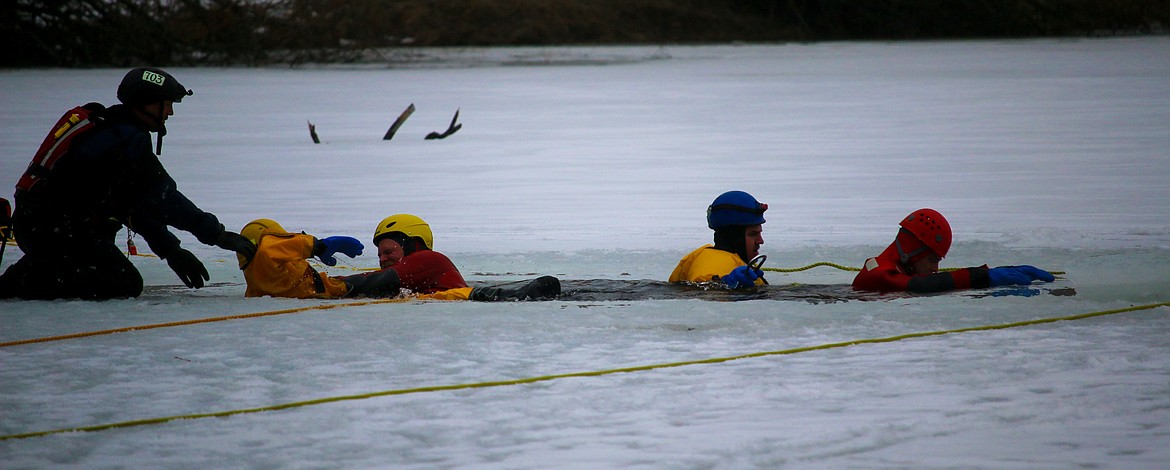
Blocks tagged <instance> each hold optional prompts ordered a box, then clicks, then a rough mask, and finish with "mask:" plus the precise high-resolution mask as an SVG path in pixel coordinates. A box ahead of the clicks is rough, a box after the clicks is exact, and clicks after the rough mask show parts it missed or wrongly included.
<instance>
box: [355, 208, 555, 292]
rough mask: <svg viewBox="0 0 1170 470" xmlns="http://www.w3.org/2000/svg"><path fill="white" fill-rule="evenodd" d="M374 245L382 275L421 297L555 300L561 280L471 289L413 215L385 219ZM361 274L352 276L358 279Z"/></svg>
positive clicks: (377, 229) (427, 228)
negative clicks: (389, 275)
mask: <svg viewBox="0 0 1170 470" xmlns="http://www.w3.org/2000/svg"><path fill="white" fill-rule="evenodd" d="M373 242H374V246H375V247H376V248H377V250H378V265H379V267H380V268H381V271H379V272H387V271H389V272H394V273H396V274H397V277H398V279H399V280H400V282H401V284H400V285H401V288H402V289H406V290H409V291H411V292H413V293H415V294H420V298H424V299H436V300H481V301H493V300H528V299H544V298H552V297H556V296H557V295H559V294H560V292H561V284H560V280H558V279H557V278H555V277H552V276H543V277H540V278H537V279H535V280H533V281H531V282H529V283H528V284H526V285H524V286H521V287H519V288H516V289H509V288H502V287H476V288H471V287H468V285H467V281H465V280H464V279H463V274H462V273H460V272H459V268H457V267H455V263H453V262H451V259H450V258H448V257H447V256H446V255H444V254H442V253H439V252H437V251H435V250H434V249H433V247H434V243H435V237H434V234H433V233H432V232H431V226H430V224H428V223H427V222H426V221H425V220H423V219H422V218H421V217H419V216H416V215H413V214H395V215H391V216H389V217H386V218H385V219H382V221H381V222H379V223H378V225H377V227H375V228H374V238H373ZM359 276H363V275H362V274H359V275H356V276H351V278H356V277H359Z"/></svg>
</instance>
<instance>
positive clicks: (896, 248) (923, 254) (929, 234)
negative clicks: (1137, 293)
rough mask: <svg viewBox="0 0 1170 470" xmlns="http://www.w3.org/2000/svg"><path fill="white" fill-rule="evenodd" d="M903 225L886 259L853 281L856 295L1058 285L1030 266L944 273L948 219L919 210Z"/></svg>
mask: <svg viewBox="0 0 1170 470" xmlns="http://www.w3.org/2000/svg"><path fill="white" fill-rule="evenodd" d="M898 225H899V226H900V227H901V228H900V229H898V235H897V236H895V237H894V242H893V243H891V244H890V246H889V247H887V248H886V249H885V251H883V252H882V253H881V254H880V255H877V256H875V257H873V258H870V259H867V260H865V265H864V266H863V267H862V268H861V272H859V273H857V277H855V278H854V279H853V289H854V290H864V291H875V292H914V293H931V292H945V291H950V290H955V289H970V288H976V289H979V288H987V287H999V286H1006V285H1029V284H1031V283H1032V281H1037V280H1039V281H1044V282H1052V281H1053V280H1054V279H1055V278H1054V277H1053V275H1052V274H1050V273H1049V272H1047V271H1044V270H1042V269H1039V268H1036V267H1033V266H1027V265H1021V266H1000V267H997V268H988V267H987V265H983V266H978V267H971V268H961V269H956V270H953V271H947V272H939V270H938V263H939V261H941V260H942V259H943V258H945V257H946V256H947V252H948V251H949V250H950V249H951V224H950V223H949V222H947V219H946V218H945V217H943V215H942V214H940V213H939V212H938V211H936V210H934V209H919V210H916V211H914V212H912V213H910V215H908V216H906V218H905V219H902V222H901V223H900V224H898Z"/></svg>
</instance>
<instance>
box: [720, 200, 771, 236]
mask: <svg viewBox="0 0 1170 470" xmlns="http://www.w3.org/2000/svg"><path fill="white" fill-rule="evenodd" d="M766 210H768V205H767V204H763V203H760V201H757V200H756V198H754V197H752V195H751V194H748V193H745V192H743V191H728V192H725V193H723V194H720V195H719V197H717V198H715V201H714V202H712V203H711V205H710V206H709V207H707V226H708V227H710V228H711V230H718V229H719V228H721V227H727V226H731V225H759V224H762V223H764V222H765V220H764V211H766Z"/></svg>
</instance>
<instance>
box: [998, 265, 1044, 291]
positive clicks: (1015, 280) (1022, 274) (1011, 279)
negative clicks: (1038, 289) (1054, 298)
mask: <svg viewBox="0 0 1170 470" xmlns="http://www.w3.org/2000/svg"><path fill="white" fill-rule="evenodd" d="M1055 279H1056V277H1055V276H1053V275H1052V274H1050V273H1049V272H1048V271H1045V270H1043V269H1040V268H1037V267H1034V266H1000V267H998V268H991V269H988V270H987V280H988V281H989V282H990V284H991V287H999V286H1026V285H1029V284H1031V283H1032V281H1037V280H1039V281H1044V282H1052V281H1053V280H1055Z"/></svg>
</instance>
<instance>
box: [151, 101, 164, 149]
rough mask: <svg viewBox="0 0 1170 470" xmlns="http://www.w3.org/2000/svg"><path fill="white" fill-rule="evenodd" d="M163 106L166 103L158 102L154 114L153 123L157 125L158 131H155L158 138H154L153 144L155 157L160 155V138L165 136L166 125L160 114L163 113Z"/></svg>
mask: <svg viewBox="0 0 1170 470" xmlns="http://www.w3.org/2000/svg"><path fill="white" fill-rule="evenodd" d="M164 106H166V103H165V102H163V101H159V102H158V113H156V114H155V115H154V122H155V123H157V124H158V131H157V132H158V136H157V137H156V138H155V143H154V145H155V148H154V153H155V154H156V155H162V138H163V136H164V135H167V125H166V123H164V122H163V119H162V113H163V107H164Z"/></svg>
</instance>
